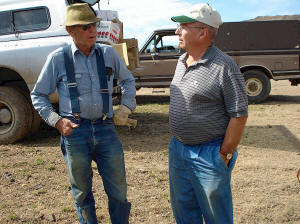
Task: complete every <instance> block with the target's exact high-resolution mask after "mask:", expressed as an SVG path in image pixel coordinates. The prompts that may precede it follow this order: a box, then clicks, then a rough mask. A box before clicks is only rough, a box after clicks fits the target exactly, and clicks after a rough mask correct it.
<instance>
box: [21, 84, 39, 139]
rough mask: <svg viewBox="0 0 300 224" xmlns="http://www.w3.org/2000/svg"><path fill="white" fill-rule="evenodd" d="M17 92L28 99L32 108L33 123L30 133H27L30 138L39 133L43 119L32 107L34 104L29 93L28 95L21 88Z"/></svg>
mask: <svg viewBox="0 0 300 224" xmlns="http://www.w3.org/2000/svg"><path fill="white" fill-rule="evenodd" d="M15 90H18V91H19V92H20V93H21V94H22V95H24V96H25V97H26V99H27V102H28V104H29V105H30V107H31V112H32V121H31V126H30V128H29V131H28V133H27V135H28V136H30V135H32V134H34V133H36V132H37V130H38V129H39V127H40V123H41V120H42V119H41V117H40V115H39V113H38V112H37V110H36V109H34V107H33V106H32V102H31V98H30V95H29V93H27V92H25V91H24V90H22V89H19V88H16V89H15Z"/></svg>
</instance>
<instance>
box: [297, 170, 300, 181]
mask: <svg viewBox="0 0 300 224" xmlns="http://www.w3.org/2000/svg"><path fill="white" fill-rule="evenodd" d="M297 178H298V181H299V183H300V169H299V170H298V173H297Z"/></svg>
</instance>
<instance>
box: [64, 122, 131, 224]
mask: <svg viewBox="0 0 300 224" xmlns="http://www.w3.org/2000/svg"><path fill="white" fill-rule="evenodd" d="M68 119H70V120H72V122H74V123H76V124H78V125H79V127H78V128H75V129H73V131H72V133H71V134H70V135H69V136H66V137H64V136H62V137H61V149H62V153H63V155H64V158H65V161H66V164H67V168H68V173H69V178H70V184H71V188H72V193H73V196H74V199H75V205H76V210H77V214H78V217H79V220H80V223H82V224H83V223H88V224H92V223H93V224H94V223H98V222H97V216H96V211H95V200H94V196H93V193H92V178H93V171H92V167H91V162H92V160H94V161H95V162H96V164H97V168H98V172H99V174H100V176H101V177H102V181H103V185H104V189H105V192H106V194H107V196H108V207H109V214H110V218H111V221H112V223H113V224H123V223H124V224H125V223H126V224H127V223H128V219H129V213H130V203H129V202H128V201H127V199H126V194H127V184H126V174H125V165H124V152H123V148H122V144H121V142H120V141H119V139H118V137H117V134H116V131H115V127H114V124H113V122H112V120H111V119H106V120H105V121H103V120H102V119H98V120H95V121H91V120H86V119H81V120H80V121H76V120H75V119H73V118H68Z"/></svg>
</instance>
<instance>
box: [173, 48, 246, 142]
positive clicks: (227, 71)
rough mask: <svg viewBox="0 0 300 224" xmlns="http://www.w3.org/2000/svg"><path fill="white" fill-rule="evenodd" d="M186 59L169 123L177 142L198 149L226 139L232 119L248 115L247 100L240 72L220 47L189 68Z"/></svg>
mask: <svg viewBox="0 0 300 224" xmlns="http://www.w3.org/2000/svg"><path fill="white" fill-rule="evenodd" d="M186 57H187V53H185V54H183V55H182V56H181V57H180V58H179V60H178V63H177V67H176V71H175V75H174V78H173V80H172V83H171V86H170V108H169V122H170V128H171V132H172V134H173V136H174V137H175V138H176V139H177V140H179V141H181V142H183V143H184V144H187V145H196V144H201V143H204V142H207V141H211V140H214V139H217V138H220V137H224V135H225V132H226V128H227V126H228V123H229V120H230V118H232V117H241V116H246V115H248V99H247V94H246V88H245V80H244V77H243V75H242V74H241V72H240V69H239V68H238V66H237V65H236V63H235V62H234V60H233V59H232V58H231V57H230V56H228V55H227V54H225V53H224V52H222V51H221V50H219V49H218V48H217V47H215V46H211V47H210V48H208V50H207V51H206V52H205V54H204V55H203V57H202V58H201V59H200V60H199V61H197V62H196V63H194V64H192V65H190V66H189V67H188V68H186Z"/></svg>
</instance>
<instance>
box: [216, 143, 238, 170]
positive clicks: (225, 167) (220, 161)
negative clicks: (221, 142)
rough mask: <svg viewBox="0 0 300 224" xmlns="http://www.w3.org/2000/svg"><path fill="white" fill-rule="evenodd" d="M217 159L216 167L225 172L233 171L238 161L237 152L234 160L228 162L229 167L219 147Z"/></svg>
mask: <svg viewBox="0 0 300 224" xmlns="http://www.w3.org/2000/svg"><path fill="white" fill-rule="evenodd" d="M215 158H216V166H218V167H219V168H221V169H223V170H225V171H231V170H232V169H233V168H234V165H235V162H236V159H237V150H235V151H234V152H233V154H232V158H231V159H230V160H229V161H228V164H227V165H226V163H225V162H224V160H223V158H222V157H221V155H220V147H218V149H217V150H216V151H215Z"/></svg>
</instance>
